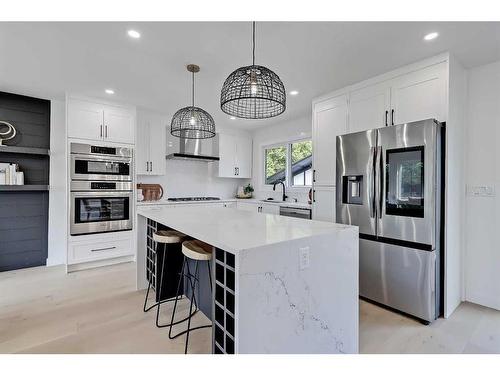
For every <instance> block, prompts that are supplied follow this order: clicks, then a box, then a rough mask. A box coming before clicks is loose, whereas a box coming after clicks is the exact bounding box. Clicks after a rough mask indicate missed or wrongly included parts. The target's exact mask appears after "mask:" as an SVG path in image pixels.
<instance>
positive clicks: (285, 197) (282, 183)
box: [273, 181, 288, 202]
mask: <svg viewBox="0 0 500 375" xmlns="http://www.w3.org/2000/svg"><path fill="white" fill-rule="evenodd" d="M278 184H281V186H283V199H282V200H283V202H284V201H285V200H286V199H287V198H288V196H287V195H286V194H285V183H284V182H283V181H277V182H275V183H274V185H273V191H276V185H278Z"/></svg>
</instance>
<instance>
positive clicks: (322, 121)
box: [312, 95, 347, 186]
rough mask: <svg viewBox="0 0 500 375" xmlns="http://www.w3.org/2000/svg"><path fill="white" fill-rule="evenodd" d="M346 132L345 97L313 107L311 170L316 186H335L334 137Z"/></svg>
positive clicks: (329, 100)
mask: <svg viewBox="0 0 500 375" xmlns="http://www.w3.org/2000/svg"><path fill="white" fill-rule="evenodd" d="M346 132H347V95H341V96H338V97H335V98H332V99H328V100H325V101H322V102H319V103H316V104H315V105H314V115H313V136H312V141H313V169H314V172H313V174H314V183H315V184H316V185H328V186H333V185H335V163H336V161H335V160H336V157H337V156H336V137H337V135H341V134H345V133H346Z"/></svg>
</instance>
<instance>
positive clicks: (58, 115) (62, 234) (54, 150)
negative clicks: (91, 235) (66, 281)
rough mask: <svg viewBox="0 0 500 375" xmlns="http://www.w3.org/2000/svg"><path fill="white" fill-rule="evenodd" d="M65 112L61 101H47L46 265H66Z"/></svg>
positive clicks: (63, 103)
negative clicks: (48, 188) (48, 141)
mask: <svg viewBox="0 0 500 375" xmlns="http://www.w3.org/2000/svg"><path fill="white" fill-rule="evenodd" d="M65 113H66V109H65V102H64V101H62V100H52V101H51V113H50V175H49V184H50V192H49V248H48V256H47V265H48V266H52V265H56V264H65V263H66V253H67V252H66V232H67V220H68V217H67V202H66V182H67V176H66V174H67V173H66V171H67V168H66V127H65V121H66V115H65Z"/></svg>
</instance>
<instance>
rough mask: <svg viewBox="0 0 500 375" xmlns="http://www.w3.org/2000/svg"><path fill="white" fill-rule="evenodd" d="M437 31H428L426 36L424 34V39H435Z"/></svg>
mask: <svg viewBox="0 0 500 375" xmlns="http://www.w3.org/2000/svg"><path fill="white" fill-rule="evenodd" d="M438 35H439V34H438V33H436V32H432V33H429V34H427V35H426V36H424V40H432V39H436V38H437V37H438Z"/></svg>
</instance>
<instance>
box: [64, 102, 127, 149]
mask: <svg viewBox="0 0 500 375" xmlns="http://www.w3.org/2000/svg"><path fill="white" fill-rule="evenodd" d="M134 127H135V115H134V112H133V111H132V110H131V109H128V108H124V107H119V106H112V105H106V104H101V103H95V102H92V101H90V100H80V99H73V98H70V99H68V136H69V137H71V138H81V139H89V140H99V141H108V142H117V143H129V144H133V143H134Z"/></svg>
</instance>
